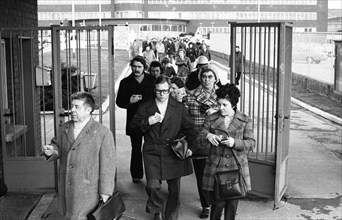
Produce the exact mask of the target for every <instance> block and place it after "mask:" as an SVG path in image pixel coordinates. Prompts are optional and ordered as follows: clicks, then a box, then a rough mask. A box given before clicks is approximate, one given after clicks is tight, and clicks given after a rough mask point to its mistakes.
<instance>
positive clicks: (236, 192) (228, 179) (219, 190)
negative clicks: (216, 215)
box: [214, 148, 248, 200]
mask: <svg viewBox="0 0 342 220" xmlns="http://www.w3.org/2000/svg"><path fill="white" fill-rule="evenodd" d="M230 150H231V151H232V153H233V156H234V159H235V161H236V164H237V166H238V169H235V170H229V171H223V172H217V171H216V174H215V189H214V190H215V194H216V198H217V199H219V200H230V199H240V198H244V197H246V196H247V193H248V188H247V184H246V181H245V179H244V177H243V175H242V173H241V164H240V162H239V161H238V159H237V157H236V155H235V152H234V151H233V149H231V148H230ZM222 156H223V153H222ZM219 163H220V162H219ZM218 166H219V165H217V167H218Z"/></svg>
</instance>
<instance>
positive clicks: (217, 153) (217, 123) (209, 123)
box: [197, 110, 255, 191]
mask: <svg viewBox="0 0 342 220" xmlns="http://www.w3.org/2000/svg"><path fill="white" fill-rule="evenodd" d="M208 133H213V134H216V135H226V136H229V137H233V138H234V139H235V144H234V146H233V147H232V148H230V147H228V146H225V145H219V146H213V145H211V146H210V152H209V156H208V159H207V163H206V166H205V169H204V175H203V183H202V189H204V190H208V191H213V190H214V175H215V173H216V172H217V171H219V172H221V171H228V170H234V169H237V164H236V162H235V159H234V156H233V154H232V152H231V150H230V149H232V150H233V151H234V152H235V154H236V156H237V159H238V160H239V162H240V164H241V170H242V175H243V177H244V178H245V180H246V184H247V187H248V189H249V190H250V189H251V181H250V175H249V168H248V159H247V156H246V153H245V151H250V150H253V148H254V146H255V139H254V135H253V127H252V122H251V120H250V119H249V118H248V116H247V115H245V114H243V113H241V112H240V111H238V110H237V111H236V112H235V115H234V118H233V120H232V121H231V123H230V125H229V127H228V129H227V128H226V126H225V123H224V118H223V117H222V116H221V115H220V113H219V112H216V113H214V114H211V115H209V116H208V117H207V118H206V119H205V121H204V124H203V127H202V129H201V131H200V133H199V136H198V139H197V140H198V141H199V142H202V144H201V145H204V143H203V142H205V143H209V141H208V140H207V139H206V137H207V134H208ZM229 148H230V149H229Z"/></svg>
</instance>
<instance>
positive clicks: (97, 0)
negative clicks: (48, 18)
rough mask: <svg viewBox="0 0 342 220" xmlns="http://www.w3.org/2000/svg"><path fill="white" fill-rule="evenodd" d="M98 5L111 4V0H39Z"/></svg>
mask: <svg viewBox="0 0 342 220" xmlns="http://www.w3.org/2000/svg"><path fill="white" fill-rule="evenodd" d="M72 3H74V4H75V5H98V4H111V0H38V5H71V4H72Z"/></svg>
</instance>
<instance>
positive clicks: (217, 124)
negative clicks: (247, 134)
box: [208, 110, 248, 135]
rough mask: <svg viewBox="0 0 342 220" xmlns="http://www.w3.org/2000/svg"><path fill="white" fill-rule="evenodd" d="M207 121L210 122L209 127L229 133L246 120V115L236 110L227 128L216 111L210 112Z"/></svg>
mask: <svg viewBox="0 0 342 220" xmlns="http://www.w3.org/2000/svg"><path fill="white" fill-rule="evenodd" d="M208 121H209V123H210V124H211V127H213V128H215V129H216V130H220V131H222V132H224V133H226V134H227V135H229V133H230V132H232V131H233V130H235V129H236V128H238V127H240V126H241V125H242V123H247V122H248V116H247V115H245V114H243V113H242V112H240V111H239V110H236V112H235V115H234V118H233V120H232V121H231V122H230V125H229V127H228V130H227V128H226V125H225V123H224V118H223V117H222V116H221V114H220V113H219V112H216V113H214V114H211V115H209V116H208Z"/></svg>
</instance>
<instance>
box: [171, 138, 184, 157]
mask: <svg viewBox="0 0 342 220" xmlns="http://www.w3.org/2000/svg"><path fill="white" fill-rule="evenodd" d="M170 145H171V148H172V150H173V152H174V153H175V154H176V156H177V157H178V158H179V159H181V160H184V159H185V158H186V153H187V152H188V142H187V141H186V140H185V136H183V137H181V138H179V139H175V140H173V141H172V142H171V143H170Z"/></svg>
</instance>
